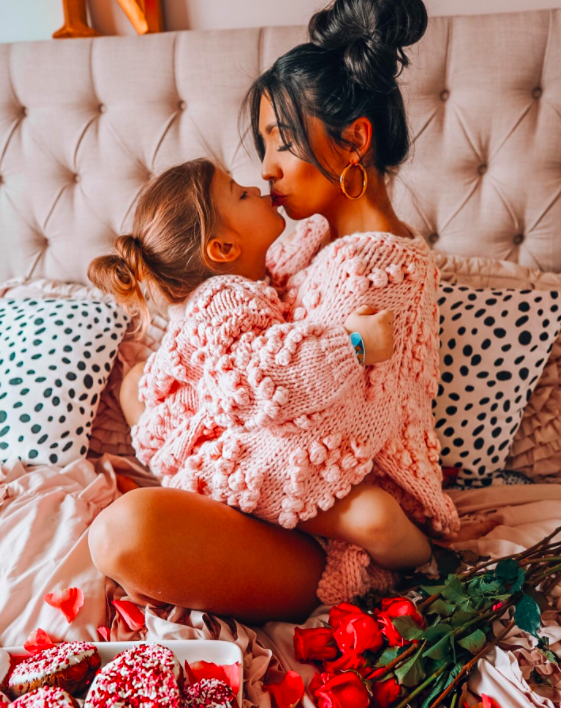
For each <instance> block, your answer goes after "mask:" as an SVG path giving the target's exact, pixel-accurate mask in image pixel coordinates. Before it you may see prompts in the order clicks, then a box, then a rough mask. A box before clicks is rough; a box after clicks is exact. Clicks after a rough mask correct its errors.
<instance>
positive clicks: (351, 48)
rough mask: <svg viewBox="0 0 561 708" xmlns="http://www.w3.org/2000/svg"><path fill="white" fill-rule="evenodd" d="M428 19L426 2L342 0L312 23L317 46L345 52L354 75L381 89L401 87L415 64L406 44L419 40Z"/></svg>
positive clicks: (351, 74)
mask: <svg viewBox="0 0 561 708" xmlns="http://www.w3.org/2000/svg"><path fill="white" fill-rule="evenodd" d="M427 23H428V16H427V11H426V8H425V6H424V4H423V2H422V1H421V0H336V2H334V3H333V4H332V5H331V6H330V7H328V8H326V9H324V10H321V11H320V12H316V14H315V15H313V16H312V19H311V20H310V22H309V24H308V32H309V36H310V41H311V42H312V44H315V45H317V46H318V47H321V48H322V49H326V50H333V51H338V52H340V53H341V58H342V61H343V63H344V65H345V67H346V69H347V71H348V72H349V76H350V77H351V78H353V79H355V80H356V81H357V82H358V83H360V84H362V85H364V86H365V87H369V88H372V89H375V90H378V91H379V90H381V89H382V86H383V85H384V84H385V85H387V88H388V90H392V89H393V88H394V87H395V83H394V81H395V79H396V78H397V77H398V76H399V75H400V74H401V72H402V70H403V69H404V68H405V67H407V66H409V59H408V58H407V56H406V54H405V53H404V51H403V47H409V46H410V45H412V44H415V43H416V42H418V41H419V40H420V39H421V37H422V36H423V35H424V33H425V31H426V28H427Z"/></svg>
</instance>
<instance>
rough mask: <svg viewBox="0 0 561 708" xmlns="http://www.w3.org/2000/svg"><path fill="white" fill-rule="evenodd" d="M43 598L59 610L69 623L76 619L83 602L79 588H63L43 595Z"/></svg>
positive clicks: (82, 594)
mask: <svg viewBox="0 0 561 708" xmlns="http://www.w3.org/2000/svg"><path fill="white" fill-rule="evenodd" d="M44 600H45V602H46V603H48V604H49V605H50V606H51V607H56V609H57V610H60V611H61V612H62V614H63V615H64V616H65V617H66V621H67V622H68V623H69V624H70V622H73V621H74V620H75V619H76V615H77V614H78V612H80V608H81V607H82V605H83V604H84V593H83V592H82V591H81V590H80V588H65V589H64V590H57V591H56V592H53V593H50V594H48V595H45V596H44Z"/></svg>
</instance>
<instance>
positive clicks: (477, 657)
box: [429, 620, 515, 708]
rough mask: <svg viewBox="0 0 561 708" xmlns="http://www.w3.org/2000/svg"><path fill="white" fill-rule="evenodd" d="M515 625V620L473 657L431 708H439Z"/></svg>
mask: <svg viewBox="0 0 561 708" xmlns="http://www.w3.org/2000/svg"><path fill="white" fill-rule="evenodd" d="M514 624H515V622H514V620H512V621H511V622H510V623H509V624H508V625H507V626H506V627H505V628H504V629H503V631H502V632H501V633H500V634H497V636H496V637H495V638H494V639H493V640H491V642H489V644H487V645H486V646H484V647H483V649H481V651H480V652H479V653H477V654H476V655H475V656H474V657H473V659H471V660H470V661H468V663H467V664H466V665H465V666H464V667H463V668H462V670H461V671H460V673H459V674H458V675H457V676H456V678H455V679H454V680H453V681H452V683H451V684H450V685H449V686H448V687H447V688H446V689H445V690H444V692H443V693H441V694H440V696H439V697H438V698H437V699H436V700H435V701H433V702H432V703H431V704H430V706H429V708H437V706H438V704H439V703H441V702H442V701H443V700H444V699H445V698H446V696H447V695H448V694H449V693H451V692H452V691H453V690H454V688H455V687H456V686H457V684H458V683H459V681H460V679H461V678H462V677H463V676H465V674H467V673H468V672H469V671H471V669H472V668H473V667H474V666H475V664H476V663H477V661H478V659H480V658H481V657H482V656H483V655H484V654H486V653H487V652H488V651H489V649H490V648H491V647H492V646H494V645H495V644H497V643H498V642H500V641H501V639H502V638H503V637H504V636H506V635H507V634H508V633H509V632H510V630H511V629H512V628H513V627H514Z"/></svg>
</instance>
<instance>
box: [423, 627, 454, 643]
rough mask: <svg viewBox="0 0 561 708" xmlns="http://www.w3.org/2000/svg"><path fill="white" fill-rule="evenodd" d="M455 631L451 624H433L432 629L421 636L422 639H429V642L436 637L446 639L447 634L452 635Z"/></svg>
mask: <svg viewBox="0 0 561 708" xmlns="http://www.w3.org/2000/svg"><path fill="white" fill-rule="evenodd" d="M452 631H453V629H452V627H450V625H449V624H433V625H432V626H431V627H428V628H427V629H425V631H424V632H423V633H422V634H421V639H427V640H428V641H429V642H430V641H431V640H433V639H435V637H444V636H445V635H447V634H451V633H452Z"/></svg>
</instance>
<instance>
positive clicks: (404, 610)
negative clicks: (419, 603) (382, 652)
mask: <svg viewBox="0 0 561 708" xmlns="http://www.w3.org/2000/svg"><path fill="white" fill-rule="evenodd" d="M374 614H375V615H376V619H377V620H378V625H379V626H380V629H381V631H382V634H383V635H384V636H385V637H386V639H387V640H388V643H389V645H390V647H396V646H397V647H402V646H405V644H409V643H410V640H409V639H404V638H403V637H402V636H401V634H400V633H399V632H398V631H397V629H396V628H395V625H394V623H393V622H392V618H393V617H403V616H404V615H409V617H411V618H412V619H413V620H415V622H417V624H418V625H419V626H420V627H424V626H425V623H424V620H423V618H422V616H421V615H420V614H419V612H418V610H417V608H416V607H415V605H414V604H413V603H412V602H411V600H406V599H405V598H403V597H385V598H384V599H383V600H382V609H381V610H374Z"/></svg>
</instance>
